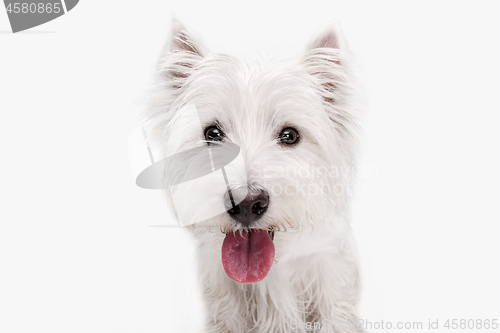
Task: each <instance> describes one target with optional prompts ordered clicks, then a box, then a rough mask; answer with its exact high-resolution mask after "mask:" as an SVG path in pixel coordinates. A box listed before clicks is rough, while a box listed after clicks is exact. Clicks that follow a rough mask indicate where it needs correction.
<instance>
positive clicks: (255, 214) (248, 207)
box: [224, 188, 269, 227]
mask: <svg viewBox="0 0 500 333" xmlns="http://www.w3.org/2000/svg"><path fill="white" fill-rule="evenodd" d="M224 203H225V205H226V208H227V213H228V214H229V215H230V216H231V217H232V218H233V219H234V220H236V221H238V222H240V223H241V224H243V225H244V226H245V227H248V226H250V224H251V223H252V222H254V221H257V220H258V219H260V218H261V217H262V215H264V213H265V212H266V210H267V207H268V206H269V194H268V193H267V191H266V190H265V189H263V188H258V189H255V188H254V189H249V191H248V194H247V196H246V197H245V199H243V200H242V201H241V202H240V203H238V204H237V205H235V202H234V197H233V193H232V192H231V191H227V192H226V194H225V196H224Z"/></svg>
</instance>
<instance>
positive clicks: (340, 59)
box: [301, 24, 356, 137]
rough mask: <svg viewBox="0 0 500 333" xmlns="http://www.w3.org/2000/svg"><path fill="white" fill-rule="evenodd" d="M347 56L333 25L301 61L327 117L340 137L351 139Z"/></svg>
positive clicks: (343, 41)
mask: <svg viewBox="0 0 500 333" xmlns="http://www.w3.org/2000/svg"><path fill="white" fill-rule="evenodd" d="M348 53H349V52H348V50H347V45H346V43H345V40H344V38H343V35H342V33H341V30H340V26H339V24H335V25H332V26H329V27H327V28H326V29H324V30H323V31H322V32H320V33H319V34H318V35H317V36H316V37H315V38H314V39H313V41H312V42H311V44H310V45H309V47H308V48H307V51H306V54H305V55H304V57H303V58H302V62H301V63H302V66H303V68H304V69H305V71H306V72H307V73H309V74H310V75H311V76H313V77H314V79H315V80H316V83H317V86H316V88H317V90H318V94H319V95H320V96H321V98H322V99H323V103H324V105H325V109H326V110H327V112H328V116H329V118H330V119H331V120H332V121H333V122H334V123H335V127H336V129H337V130H338V131H339V132H340V134H341V135H342V136H343V137H351V136H352V135H353V132H354V127H355V126H356V125H355V124H356V122H355V119H354V114H353V113H352V111H351V110H350V108H349V105H348V97H349V96H350V95H351V94H352V92H353V84H352V78H351V73H350V71H349V69H348V60H349V58H348Z"/></svg>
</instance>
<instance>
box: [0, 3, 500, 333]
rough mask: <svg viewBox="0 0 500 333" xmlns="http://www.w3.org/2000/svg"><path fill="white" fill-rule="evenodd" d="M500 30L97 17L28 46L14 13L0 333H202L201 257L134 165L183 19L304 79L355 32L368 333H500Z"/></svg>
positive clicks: (402, 14)
mask: <svg viewBox="0 0 500 333" xmlns="http://www.w3.org/2000/svg"><path fill="white" fill-rule="evenodd" d="M498 12H499V11H498V5H497V2H494V1H490V2H487V1H481V2H475V3H474V4H472V2H470V4H469V5H464V4H463V3H462V2H460V3H459V2H457V1H455V2H437V1H418V2H412V3H410V2H402V1H398V2H396V1H393V2H384V1H377V2H375V1H371V2H368V1H367V2H356V1H345V2H334V1H329V2H325V1H324V2H317V1H309V2H307V4H306V2H305V1H304V2H303V3H302V4H300V5H299V4H297V3H292V2H290V1H280V2H271V1H252V2H247V3H245V4H236V3H235V2H230V1H217V2H213V1H211V2H208V1H205V2H203V1H198V3H195V2H189V3H187V2H185V1H175V2H174V1H171V2H169V1H146V0H143V1H135V2H132V1H90V0H84V1H81V2H80V3H79V4H78V5H77V6H76V7H75V8H74V9H73V10H72V11H71V12H69V13H68V14H66V15H64V16H63V17H60V18H58V19H56V20H54V21H52V22H49V23H47V24H45V25H42V26H39V27H36V28H33V29H31V30H29V31H27V32H25V33H19V34H15V35H14V34H11V33H10V32H9V29H10V26H9V23H8V19H7V15H6V13H5V11H3V10H0V31H1V33H0V149H1V150H0V151H1V153H2V155H1V164H0V170H1V173H0V180H1V181H0V196H1V198H0V223H1V225H0V332H5V333H14V332H23V333H24V332H53V333H55V332H64V333H66V332H72V333H76V332H103V333H104V332H106V333H109V332H114V333H125V332H127V333H128V332H148V333H149V332H151V333H153V332H175V333H177V332H196V331H197V329H198V330H199V329H200V327H201V323H202V315H203V314H202V306H201V301H200V299H199V296H198V287H197V285H196V276H195V272H194V264H193V259H194V258H193V246H192V243H191V240H190V239H189V237H187V236H186V234H185V233H184V231H183V230H182V229H177V228H157V227H151V226H152V225H159V224H171V223H173V222H172V221H171V220H170V217H169V215H168V214H167V213H166V212H165V209H166V208H165V206H164V205H163V203H162V198H161V194H160V193H159V192H155V191H147V190H142V189H139V188H137V187H136V186H135V184H134V179H133V176H132V172H131V168H130V162H129V156H128V148H127V137H128V134H129V133H130V132H131V130H132V129H133V128H134V127H135V125H136V124H137V114H138V112H139V110H140V109H141V103H142V96H143V95H144V94H145V93H146V92H147V88H148V85H149V82H150V78H151V77H152V70H153V67H154V64H155V61H156V59H157V57H158V54H159V51H160V49H161V47H162V45H163V43H164V41H165V39H166V37H167V35H168V31H169V27H170V24H171V17H172V15H173V14H175V16H176V17H178V18H179V19H181V20H182V21H183V22H184V23H185V24H186V25H187V26H188V27H190V28H192V29H193V30H195V31H197V32H198V33H200V34H201V36H202V38H203V40H204V41H205V42H206V44H207V45H208V47H209V49H210V50H211V51H217V52H230V53H232V54H235V55H245V56H246V57H247V58H250V59H260V58H264V57H265V56H266V57H268V58H270V59H273V60H290V59H298V58H299V57H300V55H301V52H302V50H303V49H304V48H305V46H306V45H307V44H308V42H309V40H310V38H311V37H312V36H313V35H314V34H315V33H316V32H317V31H319V30H320V29H321V28H323V27H324V26H326V25H328V24H329V23H331V22H334V21H336V20H337V19H340V20H341V22H342V26H343V30H344V33H345V35H346V37H347V39H348V41H349V43H350V46H351V48H352V50H353V52H354V54H355V55H356V57H357V59H358V63H359V65H360V67H361V68H362V70H363V73H364V77H363V82H364V85H365V91H366V95H367V100H368V107H367V108H366V110H365V115H364V124H363V127H364V129H365V135H364V137H363V150H362V152H361V161H360V165H361V167H362V168H363V167H364V168H370V170H372V172H371V173H369V174H367V175H366V176H362V177H360V179H359V184H360V185H361V186H362V188H363V191H362V192H361V193H360V194H359V195H358V196H357V197H356V199H355V207H354V219H353V221H354V222H353V228H354V229H355V232H356V236H357V240H358V243H359V247H360V255H361V258H362V265H363V275H364V284H365V288H364V298H363V303H362V315H363V317H364V318H366V319H368V320H371V321H380V320H384V322H387V321H391V322H393V323H396V322H398V321H412V322H413V321H422V322H423V323H424V328H425V327H427V323H428V320H429V319H432V320H436V319H439V320H440V321H439V323H440V326H441V327H442V325H443V324H444V321H445V320H446V319H448V318H450V319H453V318H456V319H495V318H496V319H500V301H499V296H500V287H499V281H500V270H499V259H498V257H499V251H500V243H499V237H500V236H499V231H500V228H499V224H500V213H499V199H500V197H499V188H500V177H499V170H500V161H499V143H500V134H499V133H500V131H499V130H498V128H499V127H500V124H499V117H498V114H499V112H500V99H499V91H500V83H499V77H500V65H499V64H500V47H499V42H498V40H499V39H500V38H499V32H500V20H499V19H498ZM374 170H375V171H374ZM483 330H484V329H483ZM483 330H481V331H483ZM373 331H376V330H373ZM408 331H409V332H410V331H411V330H408ZM422 331H424V330H422ZM439 331H442V332H447V331H448V330H446V329H444V328H442V329H440V330H439ZM464 331H466V330H462V332H464ZM471 331H474V330H471ZM476 331H478V330H476ZM485 331H486V330H485ZM489 331H491V329H490V330H489ZM497 331H499V330H497ZM434 332H436V330H434Z"/></svg>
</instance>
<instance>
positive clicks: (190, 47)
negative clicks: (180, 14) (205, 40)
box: [158, 19, 205, 89]
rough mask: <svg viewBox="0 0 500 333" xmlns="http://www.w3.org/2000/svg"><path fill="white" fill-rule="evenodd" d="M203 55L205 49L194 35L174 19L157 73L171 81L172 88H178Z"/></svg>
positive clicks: (182, 84)
mask: <svg viewBox="0 0 500 333" xmlns="http://www.w3.org/2000/svg"><path fill="white" fill-rule="evenodd" d="M204 56H205V50H204V48H203V45H202V44H201V43H200V42H199V40H198V39H197V38H196V36H194V34H192V33H191V32H190V31H188V30H187V29H186V27H185V26H184V25H183V24H182V23H181V22H179V21H177V20H176V19H174V20H173V24H172V32H171V36H170V38H169V39H168V40H167V43H166V45H165V46H164V48H163V52H162V54H161V57H160V61H159V66H158V73H159V74H160V76H161V77H163V78H164V79H165V80H167V81H168V82H169V83H171V86H172V88H175V89H180V88H182V87H183V86H184V84H185V83H186V81H187V79H188V77H189V75H190V74H191V72H192V71H193V69H194V68H195V66H196V65H197V64H198V63H199V62H200V61H201V60H202V59H203V57H204Z"/></svg>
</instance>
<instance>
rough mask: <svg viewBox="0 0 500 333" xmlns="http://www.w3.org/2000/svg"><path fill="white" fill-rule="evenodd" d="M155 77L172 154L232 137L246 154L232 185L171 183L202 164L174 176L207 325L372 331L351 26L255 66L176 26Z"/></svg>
mask: <svg viewBox="0 0 500 333" xmlns="http://www.w3.org/2000/svg"><path fill="white" fill-rule="evenodd" d="M156 83H157V84H156V85H155V88H154V91H153V92H152V98H151V103H150V105H149V107H148V109H147V114H146V116H145V117H146V120H147V121H148V122H149V123H150V124H151V125H150V127H149V129H148V136H149V138H150V140H151V141H152V143H153V144H154V145H155V146H156V147H157V148H158V149H159V150H161V151H162V152H163V153H164V155H165V156H173V155H175V154H179V153H181V152H186V151H189V150H190V149H191V150H192V149H197V148H199V147H201V148H203V147H212V148H214V149H215V147H218V146H223V144H224V143H226V144H229V143H231V144H234V145H233V147H237V151H236V153H237V154H238V156H239V159H235V161H236V160H238V161H240V162H241V163H236V162H235V163H233V164H232V165H228V166H227V167H226V168H225V169H224V168H222V169H220V166H219V171H221V170H222V171H223V172H224V177H225V182H223V181H222V178H221V177H220V174H218V175H216V174H215V173H213V174H208V175H206V176H204V177H201V178H200V177H198V179H197V180H193V181H188V182H185V183H184V185H183V186H180V185H176V186H170V187H168V185H169V184H168V183H169V181H170V182H171V184H170V185H174V184H173V183H172V180H173V179H175V178H176V176H174V177H172V176H171V174H172V173H176V172H181V173H182V169H184V171H185V172H186V170H188V169H189V170H192V169H193V168H192V167H191V166H190V165H187V166H186V163H184V164H183V165H182V166H180V167H179V166H177V169H178V170H177V171H175V167H173V168H170V169H168V168H167V169H168V170H167V171H165V172H166V174H165V177H166V178H169V177H170V178H169V179H170V180H167V181H166V182H167V187H168V188H167V191H166V193H167V197H168V199H169V201H170V202H171V203H172V205H173V208H174V209H175V214H176V216H177V218H178V219H179V220H180V222H181V224H182V225H189V226H188V229H189V230H190V231H191V232H192V233H193V235H194V238H195V239H196V242H197V254H198V263H199V275H200V283H201V286H202V290H203V294H204V295H203V296H204V300H205V302H206V311H207V323H206V329H205V331H204V332H231V333H241V332H258V333H268V332H309V331H314V332H361V331H363V330H362V328H359V327H357V326H356V323H357V318H358V317H357V304H358V301H359V297H360V277H359V269H358V263H357V257H356V249H355V246H354V242H353V240H352V238H351V231H350V227H349V215H350V189H351V188H352V184H353V175H354V164H355V163H354V161H355V150H356V131H357V116H356V112H355V110H354V107H353V103H352V102H353V100H352V98H353V96H355V89H354V85H353V75H352V73H351V70H349V56H348V52H347V50H346V43H345V41H344V40H343V38H342V36H341V34H340V33H339V31H338V29H336V28H335V27H330V28H328V29H326V30H324V31H323V32H322V33H321V34H319V35H318V36H317V37H316V38H315V39H314V40H313V41H312V43H311V44H310V46H309V47H308V49H307V51H306V53H305V55H304V56H303V58H302V59H301V60H300V61H298V62H297V63H293V64H281V65H273V66H272V67H265V68H254V67H252V66H250V65H248V64H246V63H244V62H243V61H241V60H238V59H236V58H234V57H231V56H228V55H223V54H208V53H206V51H205V49H204V48H203V46H202V45H201V44H200V42H199V41H198V40H197V39H196V38H195V37H194V36H193V34H192V33H190V32H189V31H187V30H186V28H185V27H184V26H183V25H182V24H180V23H179V22H174V28H173V33H172V36H171V38H170V39H169V40H168V42H167V44H166V47H165V50H164V51H163V53H162V55H161V58H160V61H159V65H158V77H157V81H156ZM189 105H194V106H195V107H196V112H189V111H186V110H187V109H186V106H189ZM200 124H201V126H200ZM212 148H211V149H212ZM184 162H189V161H188V159H186V160H185V161H184ZM188 164H189V163H188ZM198 166H199V165H198ZM214 169H217V168H214V165H213V161H212V168H211V170H214ZM173 170H174V171H173ZM169 173H170V175H169ZM177 176H178V175H177ZM194 178H195V177H191V178H190V179H194ZM177 183H179V182H177ZM221 184H222V186H221ZM221 212H222V213H221ZM186 221H187V222H186ZM200 221H202V222H203V223H196V222H200Z"/></svg>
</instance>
